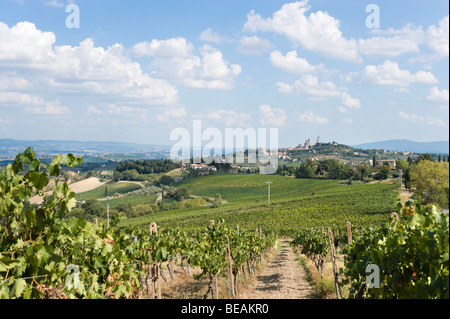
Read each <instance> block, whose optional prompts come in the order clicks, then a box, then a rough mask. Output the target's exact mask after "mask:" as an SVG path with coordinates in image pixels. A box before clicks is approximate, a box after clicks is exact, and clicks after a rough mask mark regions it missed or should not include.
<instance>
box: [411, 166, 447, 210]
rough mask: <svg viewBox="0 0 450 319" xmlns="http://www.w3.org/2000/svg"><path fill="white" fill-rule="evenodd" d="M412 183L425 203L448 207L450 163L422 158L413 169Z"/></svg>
mask: <svg viewBox="0 0 450 319" xmlns="http://www.w3.org/2000/svg"><path fill="white" fill-rule="evenodd" d="M411 179H412V184H413V185H414V186H416V193H417V195H419V196H420V197H421V198H422V200H423V203H424V204H434V205H438V206H439V207H441V208H447V207H448V203H449V198H448V196H449V164H448V163H444V162H440V163H434V162H432V161H428V160H422V161H420V162H419V163H418V164H417V165H414V166H413V168H412V169H411Z"/></svg>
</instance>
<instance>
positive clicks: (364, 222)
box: [121, 175, 398, 235]
mask: <svg viewBox="0 0 450 319" xmlns="http://www.w3.org/2000/svg"><path fill="white" fill-rule="evenodd" d="M267 181H272V185H271V205H270V206H268V203H267V185H266V182H267ZM177 185H178V186H179V187H186V188H188V189H189V190H191V192H192V193H193V194H194V195H197V196H209V197H214V196H215V195H216V194H220V195H221V196H222V198H224V199H227V201H229V203H227V204H223V205H220V206H219V207H217V208H209V207H201V208H193V209H178V210H173V211H167V212H164V213H161V212H160V213H158V214H154V215H152V216H150V217H147V216H145V217H139V218H135V219H129V220H123V221H122V222H121V226H123V227H129V226H136V227H139V226H140V225H144V226H145V225H147V224H148V223H150V222H152V221H155V222H157V223H158V224H159V225H162V226H164V227H183V229H190V230H193V229H195V228H197V227H202V225H205V224H206V223H208V221H209V220H210V219H220V218H225V219H226V220H227V223H230V224H234V225H241V226H242V227H245V228H248V229H255V228H256V227H259V226H260V225H261V226H262V227H263V229H271V230H274V231H277V232H278V233H279V234H281V235H293V234H294V233H295V232H296V231H297V230H299V229H307V228H311V227H321V226H323V225H327V226H330V227H338V226H340V225H342V222H343V221H344V222H345V221H349V222H351V223H352V224H353V225H357V226H358V227H369V226H376V225H380V224H381V223H382V222H383V221H384V220H386V218H387V216H389V214H390V213H391V212H392V211H394V210H395V207H396V203H397V200H398V193H396V192H394V191H393V190H394V189H395V188H396V187H397V185H395V184H367V185H340V184H338V182H337V181H333V180H304V179H292V178H285V177H283V176H267V175H249V176H246V175H237V176H236V175H235V176H231V175H219V176H206V177H201V178H197V179H192V180H189V181H186V182H181V183H178V184H177Z"/></svg>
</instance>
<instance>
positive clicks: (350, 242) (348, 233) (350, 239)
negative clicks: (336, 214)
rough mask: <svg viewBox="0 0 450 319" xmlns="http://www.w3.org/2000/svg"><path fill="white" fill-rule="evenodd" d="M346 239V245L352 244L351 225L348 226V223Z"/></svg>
mask: <svg viewBox="0 0 450 319" xmlns="http://www.w3.org/2000/svg"><path fill="white" fill-rule="evenodd" d="M347 239H348V244H349V245H351V244H352V225H351V224H350V222H347Z"/></svg>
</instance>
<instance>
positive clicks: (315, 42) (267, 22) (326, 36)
mask: <svg viewBox="0 0 450 319" xmlns="http://www.w3.org/2000/svg"><path fill="white" fill-rule="evenodd" d="M310 9H311V7H310V6H309V5H308V1H307V0H303V1H297V2H293V3H288V4H285V5H283V6H282V7H281V9H280V10H278V11H276V12H275V13H274V14H273V15H272V17H269V18H263V17H261V15H259V14H256V13H255V11H254V10H252V11H251V12H250V13H249V14H247V22H246V23H245V25H244V28H243V29H244V31H247V32H274V33H277V34H281V35H283V36H285V37H287V38H288V39H289V40H290V41H291V42H292V43H294V44H295V45H301V46H302V47H303V48H305V49H307V50H310V51H313V52H320V53H323V54H324V55H325V56H327V57H331V58H337V59H343V60H347V61H352V62H358V63H360V62H362V58H361V57H360V55H359V53H358V43H357V41H356V40H354V39H347V38H345V37H343V35H342V31H341V30H340V22H339V20H338V19H336V18H334V17H332V16H330V15H329V14H328V13H326V12H323V11H317V12H311V13H310V14H309V15H306V13H307V12H308V11H309V10H310Z"/></svg>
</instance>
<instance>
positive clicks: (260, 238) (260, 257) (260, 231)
mask: <svg viewBox="0 0 450 319" xmlns="http://www.w3.org/2000/svg"><path fill="white" fill-rule="evenodd" d="M259 240H261V241H262V230H261V225H259ZM259 262H260V263H261V265H262V262H263V252H262V251H261V253H260V254H259Z"/></svg>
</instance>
